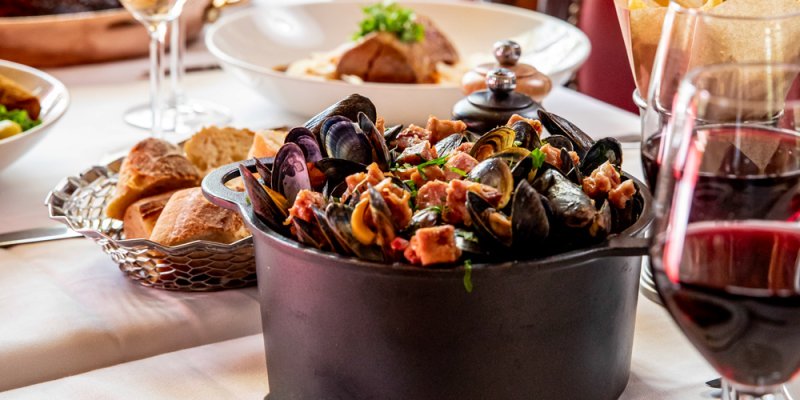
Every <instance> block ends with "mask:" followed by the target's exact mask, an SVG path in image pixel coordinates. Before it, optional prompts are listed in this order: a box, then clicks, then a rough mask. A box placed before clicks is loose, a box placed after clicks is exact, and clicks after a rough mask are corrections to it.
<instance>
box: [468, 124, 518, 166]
mask: <svg viewBox="0 0 800 400" xmlns="http://www.w3.org/2000/svg"><path fill="white" fill-rule="evenodd" d="M515 137H516V132H514V130H513V129H511V128H509V127H507V126H501V127H498V128H495V129H493V130H491V131H489V132H486V134H484V135H483V136H481V137H480V139H478V140H477V141H476V142H475V144H474V145H472V149H470V151H469V155H471V156H472V157H474V158H475V159H476V160H478V161H483V160H485V159H486V158H488V157H489V156H491V155H492V154H494V153H497V152H500V151H503V150H505V149H507V148H509V147H512V146H513V145H514V138H515Z"/></svg>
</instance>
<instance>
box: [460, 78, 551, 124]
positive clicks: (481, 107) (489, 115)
mask: <svg viewBox="0 0 800 400" xmlns="http://www.w3.org/2000/svg"><path fill="white" fill-rule="evenodd" d="M485 79H486V87H487V88H488V89H485V90H479V91H477V92H473V93H471V94H470V95H469V96H467V97H465V98H463V99H461V100H459V101H458V103H456V105H455V106H453V119H455V120H461V121H463V122H464V123H465V124H467V129H468V130H469V131H471V132H474V133H480V134H484V133H486V132H488V131H490V130H492V129H494V128H496V127H498V126H501V125H505V124H506V123H507V122H508V120H509V118H511V116H512V115H514V114H519V115H520V116H523V117H525V118H530V119H535V118H538V116H537V111H539V110H540V109H543V107H542V105H541V104H539V103H538V102H536V101H535V100H533V99H532V98H530V97H529V96H527V95H525V94H523V93H520V92H516V91H514V89H515V88H516V86H517V77H516V75H515V74H514V72H512V71H511V70H509V69H506V68H495V69H492V70H490V71H489V72H488V73H487V74H486V78H485Z"/></svg>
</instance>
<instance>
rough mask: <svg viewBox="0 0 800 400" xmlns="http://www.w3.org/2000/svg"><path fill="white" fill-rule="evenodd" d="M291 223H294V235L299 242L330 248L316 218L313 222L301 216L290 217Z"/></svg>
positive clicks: (314, 246)
mask: <svg viewBox="0 0 800 400" xmlns="http://www.w3.org/2000/svg"><path fill="white" fill-rule="evenodd" d="M292 225H294V231H295V235H296V236H297V240H298V241H299V242H300V243H302V244H304V245H306V246H311V247H313V248H315V249H326V248H331V247H330V246H331V245H330V243H328V241H327V238H326V237H325V236H324V235H323V234H322V232H321V231H320V227H319V225H318V224H317V223H316V220H314V222H306V221H305V220H303V219H301V218H292Z"/></svg>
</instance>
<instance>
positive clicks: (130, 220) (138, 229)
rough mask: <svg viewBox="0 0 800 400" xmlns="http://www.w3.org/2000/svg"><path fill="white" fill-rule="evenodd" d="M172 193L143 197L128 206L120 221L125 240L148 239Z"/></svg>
mask: <svg viewBox="0 0 800 400" xmlns="http://www.w3.org/2000/svg"><path fill="white" fill-rule="evenodd" d="M173 193H174V192H168V193H162V194H159V195H155V196H150V197H145V198H143V199H140V200H138V201H136V202H135V203H133V204H131V205H130V206H128V209H127V210H125V217H124V218H123V220H122V221H123V224H122V228H123V232H124V233H125V239H148V238H149V237H150V234H151V233H152V232H153V227H154V226H155V225H156V221H157V220H158V217H159V216H160V215H161V212H162V211H163V210H164V206H166V205H167V201H168V200H169V198H170V197H171V196H172V194H173Z"/></svg>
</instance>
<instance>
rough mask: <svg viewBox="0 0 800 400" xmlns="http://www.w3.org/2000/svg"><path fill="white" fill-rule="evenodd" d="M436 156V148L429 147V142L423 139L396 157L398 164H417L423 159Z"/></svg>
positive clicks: (431, 158)
mask: <svg viewBox="0 0 800 400" xmlns="http://www.w3.org/2000/svg"><path fill="white" fill-rule="evenodd" d="M434 158H436V149H434V148H433V147H431V142H429V141H427V140H423V141H421V142H419V143H417V144H415V145H413V146H411V147H406V149H405V150H403V152H402V153H401V154H400V156H398V157H397V160H396V162H397V163H398V164H411V165H417V164H421V163H422V162H424V161H428V160H433V159H434Z"/></svg>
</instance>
